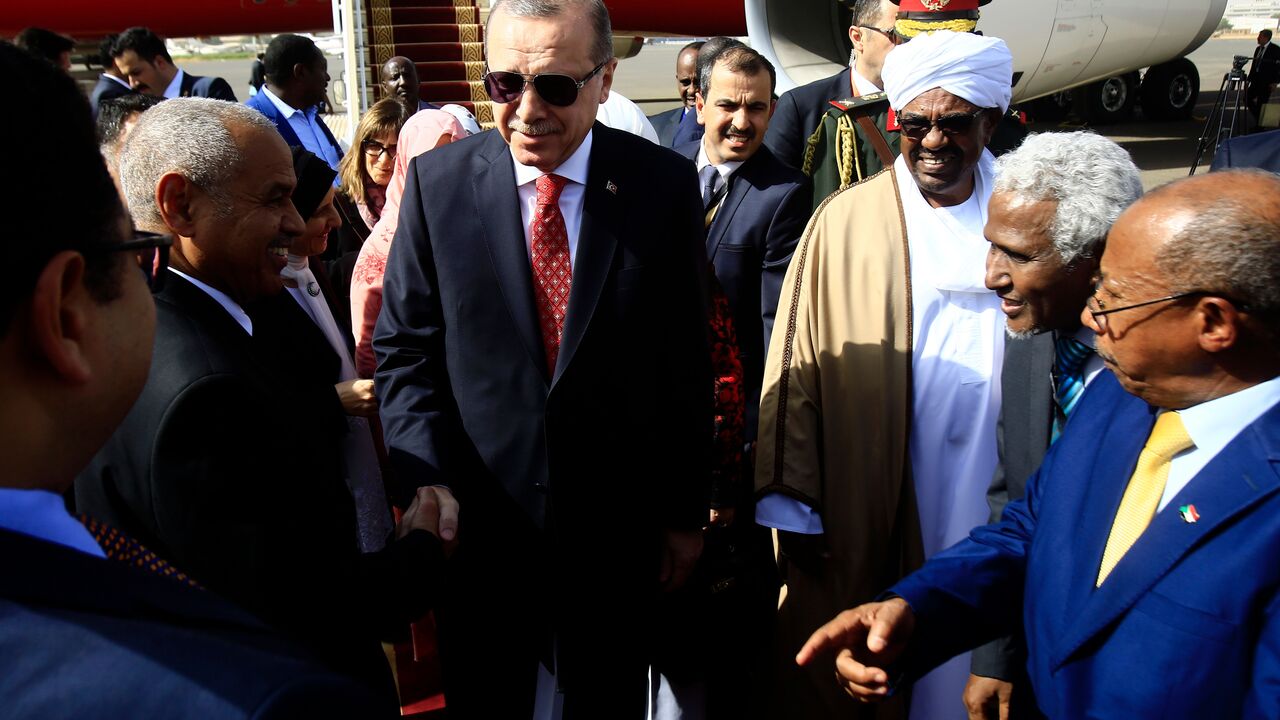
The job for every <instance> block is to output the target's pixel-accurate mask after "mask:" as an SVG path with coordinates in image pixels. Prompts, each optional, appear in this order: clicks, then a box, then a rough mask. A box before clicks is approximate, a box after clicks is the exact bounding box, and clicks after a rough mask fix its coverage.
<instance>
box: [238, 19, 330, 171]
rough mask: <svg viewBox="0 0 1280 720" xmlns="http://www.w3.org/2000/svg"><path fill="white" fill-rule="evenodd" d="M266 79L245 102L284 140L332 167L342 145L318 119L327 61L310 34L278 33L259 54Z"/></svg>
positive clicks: (326, 77)
mask: <svg viewBox="0 0 1280 720" xmlns="http://www.w3.org/2000/svg"><path fill="white" fill-rule="evenodd" d="M262 64H263V67H264V69H265V70H266V74H267V82H266V83H265V84H264V85H263V86H262V92H259V93H258V94H257V95H254V96H253V97H251V98H249V100H248V101H247V102H246V103H245V104H246V105H248V106H249V107H251V108H254V109H256V110H257V111H258V112H261V113H262V114H263V115H266V116H267V117H268V118H270V120H271V122H273V123H275V125H276V129H277V130H279V131H280V134H281V135H283V136H284V141H285V143H287V144H289V145H301V146H302V147H304V148H306V149H307V150H309V151H311V154H313V155H315V156H316V157H318V158H321V159H322V160H324V161H325V162H327V163H329V167H331V168H333V169H334V170H335V171H336V170H337V169H338V161H340V160H341V159H342V148H341V147H340V146H339V145H338V141H337V140H336V139H335V138H334V137H333V133H331V132H329V128H328V127H327V126H325V124H324V120H322V119H320V115H319V112H320V111H319V106H320V103H321V102H323V101H324V99H325V90H326V89H327V88H328V86H329V63H328V61H327V60H325V57H324V53H323V52H321V50H320V48H318V47H316V44H315V43H314V42H312V41H311V39H310V38H306V37H303V36H301V35H293V34H288V33H287V34H284V35H277V36H276V38H275V39H274V40H272V41H271V44H270V45H268V46H267V52H266V54H265V55H264V56H263V58H262Z"/></svg>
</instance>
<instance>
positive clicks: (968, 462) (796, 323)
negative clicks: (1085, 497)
mask: <svg viewBox="0 0 1280 720" xmlns="http://www.w3.org/2000/svg"><path fill="white" fill-rule="evenodd" d="M881 75H882V77H883V78H884V82H885V91H886V93H887V94H888V97H889V102H890V104H891V106H892V107H893V108H894V110H896V112H897V118H898V123H899V125H900V127H901V128H902V133H901V150H902V153H901V155H900V156H899V157H898V158H897V160H896V161H895V162H894V164H893V167H892V169H890V170H888V171H886V172H882V173H880V174H878V175H875V176H873V177H871V178H869V179H868V180H866V181H865V182H862V183H859V184H857V185H853V186H852V187H850V188H848V189H847V190H843V191H840V192H838V193H836V194H834V195H832V196H830V197H829V198H828V199H827V200H826V201H825V202H824V203H823V204H822V206H821V207H820V208H819V209H818V211H817V212H816V214H815V215H814V216H813V218H812V219H811V220H810V222H809V226H808V228H807V229H806V231H805V235H804V237H803V238H802V239H801V241H800V243H799V245H797V247H796V250H795V253H794V255H793V256H792V260H791V265H790V267H789V269H788V271H787V276H786V279H785V281H784V282H783V294H782V298H781V301H780V302H779V304H778V314H777V320H776V321H775V324H774V329H773V336H772V339H771V341H770V343H769V354H768V360H767V361H766V364H765V371H764V390H763V392H762V394H761V402H760V426H759V442H758V445H757V448H756V489H757V493H758V494H759V496H760V497H759V502H758V503H757V506H756V520H757V522H759V523H761V524H763V525H766V526H768V527H772V528H775V529H777V530H778V539H779V550H780V553H781V559H780V566H781V567H780V569H781V571H782V574H783V578H784V581H785V582H786V584H787V595H786V597H785V599H784V600H783V603H782V605H781V607H780V608H779V615H778V625H779V630H780V636H781V642H782V647H781V652H782V653H783V655H784V656H785V660H784V662H783V663H782V666H781V667H780V669H779V671H780V672H781V673H784V674H783V675H782V678H781V680H780V685H781V686H782V687H783V691H782V692H781V693H780V698H781V699H780V707H779V708H777V712H776V713H775V714H777V715H778V716H783V717H804V718H808V717H821V718H827V717H831V718H834V717H844V718H848V717H865V716H866V715H865V713H866V710H865V709H863V710H859V709H858V706H857V705H856V704H855V703H853V702H852V701H850V700H849V699H848V698H845V697H844V696H843V695H841V694H840V692H839V690H838V688H836V687H835V685H834V684H833V683H832V682H831V675H830V672H829V670H827V668H817V667H810V668H803V669H801V668H796V667H795V665H794V663H792V662H791V659H790V655H791V653H793V652H794V651H795V650H797V649H798V648H799V646H800V644H801V642H802V641H803V638H804V637H806V636H807V635H808V634H809V633H811V632H812V631H813V630H814V629H816V628H817V627H818V626H819V625H820V624H821V623H822V622H824V621H825V620H826V619H827V618H830V617H831V616H832V615H833V614H835V613H836V612H839V611H840V610H841V609H843V608H846V607H851V606H853V605H856V604H858V603H859V602H865V601H867V600H870V599H872V598H873V597H875V595H876V593H878V592H879V591H881V590H882V589H884V588H885V587H887V586H888V585H890V584H892V583H893V582H894V581H895V580H896V579H897V578H900V577H902V576H903V575H904V574H906V573H907V572H910V571H911V570H912V569H914V568H915V567H917V566H918V565H919V564H920V563H921V562H922V561H923V559H924V558H926V557H928V556H930V555H932V554H933V553H936V552H938V551H940V550H942V549H943V548H946V547H948V546H950V545H951V544H953V543H955V542H957V541H959V540H960V539H962V538H964V537H965V536H966V535H967V534H968V533H969V531H970V530H971V529H972V528H973V527H974V526H976V525H980V524H982V523H985V522H986V520H987V516H988V513H989V511H988V508H987V505H986V502H985V494H986V489H987V487H988V485H989V484H990V482H991V476H992V473H993V472H994V471H995V467H996V460H997V455H996V443H995V429H996V418H997V416H998V414H999V410H1000V385H999V382H998V379H999V377H1000V366H1001V363H1002V360H1003V357H1004V338H1005V335H1004V331H1003V327H1002V326H1003V325H1004V320H1003V317H1002V316H1001V314H1000V300H999V298H998V297H997V296H996V295H995V293H993V292H991V291H990V290H988V289H987V288H986V287H985V286H984V284H983V273H984V270H983V268H984V260H985V257H986V254H987V242H986V240H985V239H984V238H983V236H982V228H983V226H984V225H985V223H986V219H987V201H988V199H989V198H990V195H991V189H992V183H993V181H994V179H995V178H994V162H995V159H994V158H993V157H992V155H991V153H990V152H989V151H988V150H987V149H986V147H987V144H988V143H989V142H990V140H991V136H992V134H993V133H994V131H995V129H996V126H997V124H998V123H999V121H1000V118H1001V117H1002V116H1003V115H1004V113H1005V112H1006V111H1007V110H1008V107H1009V100H1010V96H1011V94H1012V90H1011V87H1010V83H1011V80H1012V77H1013V58H1012V56H1011V55H1010V53H1009V48H1008V46H1006V45H1005V43H1004V41H1003V40H999V39H997V38H990V37H982V36H978V35H971V34H968V33H954V32H949V31H942V32H936V33H934V34H932V35H924V36H921V37H918V38H916V39H914V40H912V41H911V42H909V43H907V44H905V45H900V46H898V47H896V48H894V49H893V50H892V51H890V52H889V54H888V56H887V58H886V59H885V62H884V67H883V69H882V71H881ZM968 671H969V666H968V660H967V659H964V658H957V659H956V660H954V661H952V662H951V663H949V664H948V665H947V666H946V667H944V668H941V669H939V671H938V672H936V673H934V674H932V675H931V676H930V677H926V678H924V679H922V680H921V681H920V682H919V683H917V685H916V687H915V689H914V690H913V692H912V697H911V702H910V704H911V715H912V717H915V718H928V719H929V720H940V719H945V718H963V717H964V715H965V712H964V706H963V705H962V703H961V702H960V696H961V693H962V690H963V687H964V684H965V680H966V679H967V677H968ZM858 713H863V714H858ZM877 717H881V715H877Z"/></svg>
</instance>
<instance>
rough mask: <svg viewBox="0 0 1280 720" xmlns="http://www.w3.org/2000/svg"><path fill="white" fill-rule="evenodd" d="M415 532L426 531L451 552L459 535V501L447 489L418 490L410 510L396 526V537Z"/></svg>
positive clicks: (421, 488) (430, 488)
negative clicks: (439, 540)
mask: <svg viewBox="0 0 1280 720" xmlns="http://www.w3.org/2000/svg"><path fill="white" fill-rule="evenodd" d="M413 530H426V531H427V532H429V533H431V534H432V535H435V536H436V537H438V538H440V539H441V540H442V541H444V543H445V549H446V550H451V549H452V545H453V540H454V538H456V537H457V535H458V501H457V500H455V499H454V498H453V493H452V492H450V491H449V488H447V487H441V486H438V485H437V486H432V487H420V488H418V494H417V495H415V496H414V498H413V502H412V503H410V504H409V509H408V510H405V511H404V515H403V516H402V517H401V518H400V524H399V525H397V526H396V537H398V538H402V537H404V536H405V535H408V534H409V533H410V531H413Z"/></svg>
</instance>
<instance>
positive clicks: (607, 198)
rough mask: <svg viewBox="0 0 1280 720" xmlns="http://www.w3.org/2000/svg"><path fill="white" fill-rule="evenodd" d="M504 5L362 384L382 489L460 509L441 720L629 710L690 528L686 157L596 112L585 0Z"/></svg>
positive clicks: (697, 303)
mask: <svg viewBox="0 0 1280 720" xmlns="http://www.w3.org/2000/svg"><path fill="white" fill-rule="evenodd" d="M522 12H524V10H523V7H522V6H520V5H517V6H516V7H515V8H513V9H508V6H507V5H506V4H505V3H502V2H499V3H495V5H494V8H493V10H492V12H491V14H490V15H489V21H488V30H487V32H486V33H485V42H486V44H487V57H488V59H489V60H488V62H489V68H490V72H489V74H488V75H487V76H486V81H485V82H486V87H487V90H488V92H489V94H490V97H491V98H493V100H494V101H495V105H494V112H495V116H496V121H497V129H498V132H495V133H484V134H481V135H477V136H473V137H471V138H469V139H466V140H463V141H461V142H457V143H453V144H451V145H447V146H444V147H441V148H439V149H437V150H434V151H432V152H429V153H426V154H425V155H421V156H419V157H418V158H416V159H415V160H414V161H413V163H412V164H411V166H410V172H409V176H408V178H407V181H406V185H405V192H404V198H403V200H402V201H401V206H400V207H401V212H400V224H399V228H398V229H397V231H396V237H395V243H394V244H393V246H392V250H391V255H390V258H389V259H388V262H387V269H386V280H385V283H384V287H385V291H384V292H385V295H384V298H383V307H382V314H381V317H380V319H379V321H378V325H377V329H376V332H375V335H374V339H373V345H374V350H375V352H376V354H377V357H378V372H377V375H376V376H375V380H376V382H375V385H376V387H377V391H378V399H379V401H380V402H381V408H382V419H383V425H384V428H385V431H386V441H387V445H388V451H389V453H390V455H391V458H392V460H393V462H394V463H395V464H396V471H397V475H398V477H399V479H400V481H401V482H403V483H405V484H406V486H407V488H406V489H408V490H411V489H412V488H413V487H415V486H421V485H447V486H448V487H450V488H451V489H453V490H454V492H456V493H457V494H458V497H459V500H460V501H461V502H462V504H463V506H464V507H466V508H467V511H466V514H465V515H464V517H463V518H462V534H461V538H460V546H459V549H458V552H457V554H456V555H455V556H454V559H453V566H452V568H451V573H450V577H449V583H448V584H447V587H446V597H445V598H444V599H443V601H442V606H441V607H440V609H439V622H440V641H441V650H442V657H443V660H444V669H445V693H446V699H447V701H448V705H449V714H450V717H459V718H522V717H523V718H527V717H530V713H531V710H532V709H533V708H534V707H535V706H537V707H538V708H539V709H540V710H543V711H546V712H547V713H551V712H552V711H553V709H554V708H553V706H557V707H560V709H561V710H562V711H563V713H564V717H565V718H570V717H592V718H595V717H620V718H625V717H638V716H639V714H640V713H643V712H644V703H645V689H646V666H647V664H648V661H649V658H648V654H649V653H648V650H649V648H650V645H651V641H652V633H651V632H650V630H651V625H652V622H653V618H654V615H655V605H656V603H657V600H658V596H659V592H660V589H661V588H662V587H664V586H665V587H666V588H668V589H674V588H675V587H678V586H679V585H680V584H681V583H682V582H683V580H684V578H685V577H687V575H688V573H689V571H690V570H691V568H692V566H693V563H694V562H695V561H696V559H697V556H698V554H699V552H700V550H701V543H702V538H701V533H700V529H701V528H702V526H703V525H705V524H706V518H707V507H708V487H707V484H708V478H709V477H710V451H711V443H712V437H713V435H712V430H713V424H712V412H711V405H712V382H711V373H710V358H709V352H708V347H707V327H708V326H707V317H706V311H705V307H704V301H703V294H704V283H705V277H706V273H707V272H708V270H707V267H706V259H705V252H704V250H703V243H702V226H701V222H700V218H701V208H700V206H699V202H698V195H697V190H696V179H695V174H694V171H693V168H692V167H690V166H689V164H688V162H687V161H685V160H683V159H682V158H680V157H678V156H677V155H675V154H674V153H670V152H667V151H665V150H662V149H660V148H658V147H657V146H656V145H654V144H652V143H649V142H647V141H645V140H643V139H640V138H637V137H635V136H632V135H629V134H626V133H622V132H618V131H614V130H611V129H609V128H607V127H605V126H603V125H601V124H599V123H595V122H594V118H595V115H596V111H597V108H598V107H599V105H600V104H601V103H602V102H603V101H604V100H605V99H606V97H607V95H608V92H609V87H610V85H611V84H612V81H613V72H614V68H615V67H616V64H617V61H616V60H615V59H614V58H613V53H612V44H611V40H610V32H611V31H610V26H609V16H608V11H607V10H606V9H605V7H604V4H603V3H602V2H599V0H576V1H574V0H570V1H566V2H562V3H555V4H554V9H553V14H551V15H549V16H543V17H529V16H524V15H515V14H514V13H522ZM535 76H536V77H538V81H537V82H536V84H535V83H531V82H528V80H530V79H531V78H533V77H535ZM440 178H453V179H454V181H453V182H440V181H439V179H440ZM531 260H532V262H531ZM402 492H403V491H402ZM513 600H514V601H513ZM495 617H501V618H502V620H501V622H495V621H494V618H495ZM495 648H501V653H502V665H503V668H504V669H503V677H504V681H503V683H502V685H503V687H502V691H501V692H495V691H494V679H493V668H494V665H493V658H494V651H495ZM539 703H543V704H539Z"/></svg>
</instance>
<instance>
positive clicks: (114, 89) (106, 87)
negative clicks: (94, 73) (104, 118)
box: [89, 74, 133, 119]
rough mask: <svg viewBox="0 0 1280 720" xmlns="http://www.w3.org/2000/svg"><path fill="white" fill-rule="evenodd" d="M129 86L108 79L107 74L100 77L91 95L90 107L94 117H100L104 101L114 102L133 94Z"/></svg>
mask: <svg viewBox="0 0 1280 720" xmlns="http://www.w3.org/2000/svg"><path fill="white" fill-rule="evenodd" d="M132 92H133V91H132V90H130V89H129V88H128V87H127V86H125V85H121V84H120V83H118V82H116V81H115V80H112V79H111V78H109V77H107V76H106V75H105V74H103V75H99V76H98V84H97V85H94V86H93V92H91V93H89V106H90V107H92V108H93V117H94V118H95V119H96V118H97V117H98V106H99V105H101V104H102V102H103V101H104V100H114V99H115V98H118V97H123V96H125V95H128V94H130V93H132Z"/></svg>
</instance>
